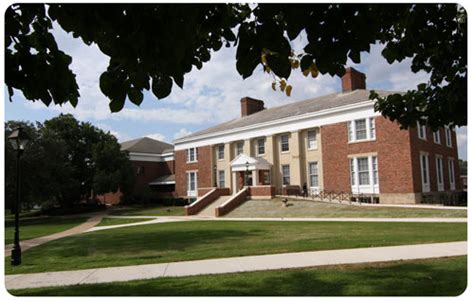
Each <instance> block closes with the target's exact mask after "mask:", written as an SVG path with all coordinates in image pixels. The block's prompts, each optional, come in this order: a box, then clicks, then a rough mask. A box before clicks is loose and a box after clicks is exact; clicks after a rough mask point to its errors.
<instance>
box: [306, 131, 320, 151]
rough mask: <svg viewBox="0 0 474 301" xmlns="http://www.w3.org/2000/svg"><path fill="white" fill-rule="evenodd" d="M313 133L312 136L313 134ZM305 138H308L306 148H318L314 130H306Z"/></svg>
mask: <svg viewBox="0 0 474 301" xmlns="http://www.w3.org/2000/svg"><path fill="white" fill-rule="evenodd" d="M313 134H314V136H313ZM311 136H313V137H311ZM307 139H308V145H307V149H308V150H313V149H318V139H317V136H316V130H310V131H308V133H307Z"/></svg>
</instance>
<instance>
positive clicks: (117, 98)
mask: <svg viewBox="0 0 474 301" xmlns="http://www.w3.org/2000/svg"><path fill="white" fill-rule="evenodd" d="M466 18H467V15H466V12H465V10H464V9H463V8H462V7H460V6H458V5H456V4H384V5H380V4H283V5H282V4H258V5H255V6H252V7H251V6H249V5H247V4H181V5H177V4H172V5H171V4H140V5H132V4H113V5H111V4H109V5H107V4H94V5H92V4H50V5H49V6H48V8H47V9H46V7H45V6H43V5H31V4H19V5H18V4H15V5H13V6H11V7H10V8H9V9H8V11H7V14H6V43H5V47H6V48H5V49H6V83H7V86H8V88H9V92H10V95H11V94H13V89H19V90H21V91H22V92H23V94H24V95H25V97H26V98H27V99H29V100H33V101H35V100H41V101H43V102H44V103H45V104H49V103H50V102H51V101H52V100H53V101H54V103H65V102H70V103H71V104H73V105H75V104H76V103H77V97H78V95H79V94H78V89H77V84H76V82H75V76H74V74H73V73H72V72H71V71H70V69H69V65H70V62H71V60H70V57H69V56H67V55H66V54H64V53H63V52H61V51H60V50H58V49H57V46H56V43H55V42H54V37H53V36H52V35H51V33H50V31H51V22H53V21H56V22H58V24H59V25H60V26H61V28H62V29H64V30H65V31H67V32H69V33H72V34H73V36H74V37H76V38H80V39H82V41H83V42H84V43H86V44H88V45H90V44H92V43H95V44H97V45H98V47H99V48H100V50H101V51H102V52H103V53H104V54H106V55H107V56H109V57H110V61H109V65H108V67H107V70H104V72H103V73H102V75H101V76H100V88H101V90H102V92H103V93H104V94H105V95H106V96H107V97H108V98H109V99H110V100H111V101H110V109H111V111H112V112H117V111H120V110H121V109H122V108H123V106H124V103H125V101H126V99H127V98H128V99H129V100H130V101H131V102H132V103H134V104H136V105H140V103H141V102H142V100H143V92H144V91H145V90H151V91H152V92H153V94H155V96H156V97H157V98H159V99H161V98H165V97H166V96H168V95H169V94H170V93H171V90H172V88H173V82H174V83H175V84H176V85H177V86H179V87H181V88H182V87H183V82H184V75H185V74H186V73H188V72H190V71H191V70H192V68H193V67H195V68H197V69H200V68H201V67H202V65H203V64H204V63H205V62H207V61H209V60H210V57H211V53H212V52H213V51H218V50H219V49H220V48H221V47H222V46H223V45H225V46H227V47H229V46H231V44H232V45H234V46H237V51H236V61H235V63H236V69H237V71H238V72H239V74H240V75H241V76H242V77H243V78H244V79H245V78H247V77H249V76H251V75H252V74H253V73H254V71H255V69H256V68H257V67H258V66H261V67H262V70H263V71H264V72H268V73H271V74H272V75H273V77H274V81H273V86H272V87H273V88H274V89H275V90H276V84H277V83H278V84H279V86H280V90H281V91H284V92H285V93H286V94H287V95H290V94H291V88H292V87H291V85H289V84H288V83H287V81H288V78H289V77H290V75H291V73H292V72H297V71H299V72H302V73H303V74H304V75H309V74H311V75H312V76H313V77H317V75H318V74H330V75H332V76H336V75H338V76H342V75H343V73H344V69H345V66H346V65H347V63H348V59H350V60H352V61H353V62H354V63H360V58H361V53H363V52H368V51H369V50H370V46H371V45H374V44H376V43H381V44H382V45H384V49H383V52H382V55H383V56H384V58H385V59H386V60H387V61H388V62H389V63H393V62H395V61H402V60H405V59H408V58H411V59H412V64H411V69H412V71H413V72H415V73H416V72H419V71H425V72H427V73H429V75H430V78H429V80H428V82H426V83H420V84H419V85H418V87H417V89H414V90H411V91H408V92H407V93H394V94H392V95H389V96H387V97H380V96H379V95H377V94H376V93H375V92H373V93H372V94H371V98H372V99H375V100H376V106H375V109H376V110H378V111H380V112H381V113H382V114H383V115H384V116H386V117H388V118H390V119H392V120H396V121H398V122H399V123H400V124H401V126H402V127H408V126H413V125H414V124H415V122H416V121H417V120H421V121H422V122H423V123H427V124H428V125H430V126H431V127H433V128H437V127H440V126H442V125H451V126H455V125H457V126H462V125H466V124H467V114H466V108H467V19H466ZM303 32H304V33H305V34H306V37H307V44H306V45H305V47H304V51H303V52H302V53H294V51H293V49H292V47H291V41H293V40H295V39H296V38H297V37H298V36H300V34H301V33H303ZM53 71H55V72H57V73H56V74H60V75H61V76H60V77H59V76H54V77H51V73H52V72H53ZM48 75H49V76H48ZM52 78H54V80H52ZM58 78H59V80H58V81H57V82H56V81H55V80H56V79H58ZM36 83H40V84H39V85H36Z"/></svg>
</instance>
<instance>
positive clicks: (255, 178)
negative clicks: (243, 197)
mask: <svg viewBox="0 0 474 301" xmlns="http://www.w3.org/2000/svg"><path fill="white" fill-rule="evenodd" d="M257 174H258V173H257V170H256V169H255V170H252V186H257Z"/></svg>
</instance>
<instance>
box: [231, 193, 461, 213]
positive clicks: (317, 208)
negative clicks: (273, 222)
mask: <svg viewBox="0 0 474 301" xmlns="http://www.w3.org/2000/svg"><path fill="white" fill-rule="evenodd" d="M288 201H289V202H288V204H289V205H290V206H288V207H282V206H281V199H279V198H275V199H273V200H250V201H247V202H245V203H244V204H243V205H241V206H240V207H238V208H237V209H235V210H233V211H232V212H230V213H229V214H228V215H226V217H467V210H463V209H460V210H443V209H417V208H393V207H369V206H359V205H352V206H351V205H343V204H337V203H322V202H316V201H305V200H297V199H291V198H289V199H288Z"/></svg>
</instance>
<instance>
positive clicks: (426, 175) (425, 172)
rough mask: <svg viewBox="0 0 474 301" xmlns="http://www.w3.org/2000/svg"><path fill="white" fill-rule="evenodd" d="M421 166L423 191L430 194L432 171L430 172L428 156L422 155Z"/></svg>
mask: <svg viewBox="0 0 474 301" xmlns="http://www.w3.org/2000/svg"><path fill="white" fill-rule="evenodd" d="M420 165H421V184H422V191H423V192H429V191H430V171H429V162H428V155H427V154H421V155H420Z"/></svg>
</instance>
